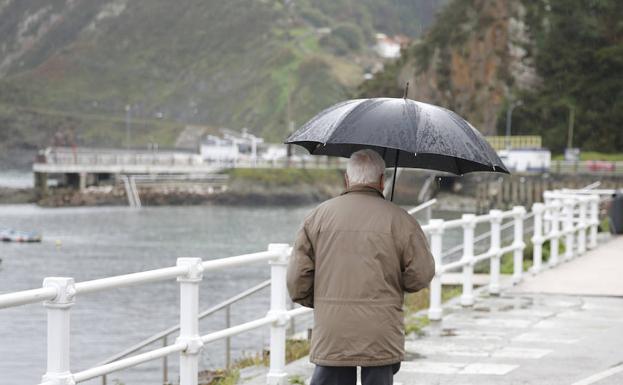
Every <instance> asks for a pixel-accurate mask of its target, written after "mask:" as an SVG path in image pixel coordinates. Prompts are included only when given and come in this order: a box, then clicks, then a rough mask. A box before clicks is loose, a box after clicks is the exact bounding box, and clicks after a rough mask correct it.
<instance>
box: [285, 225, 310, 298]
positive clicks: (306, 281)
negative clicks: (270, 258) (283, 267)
mask: <svg viewBox="0 0 623 385" xmlns="http://www.w3.org/2000/svg"><path fill="white" fill-rule="evenodd" d="M314 270H315V266H314V250H313V246H312V244H311V241H310V239H309V236H308V230H307V221H306V222H305V223H304V224H303V226H302V227H301V229H300V230H299V231H298V233H297V236H296V241H295V242H294V247H293V248H292V255H291V256H290V261H289V263H288V274H287V281H288V292H289V294H290V298H292V301H294V302H296V303H298V304H301V305H303V306H305V307H311V308H313V307H314Z"/></svg>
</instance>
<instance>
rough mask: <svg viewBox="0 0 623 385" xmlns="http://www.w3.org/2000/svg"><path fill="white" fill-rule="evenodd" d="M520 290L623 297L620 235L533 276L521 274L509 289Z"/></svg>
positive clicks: (622, 261)
mask: <svg viewBox="0 0 623 385" xmlns="http://www.w3.org/2000/svg"><path fill="white" fill-rule="evenodd" d="M512 291H514V292H522V293H552V294H572V295H598V296H623V236H619V237H616V238H613V239H612V240H610V241H608V242H606V243H604V244H601V245H599V246H598V247H597V248H596V249H594V250H591V251H590V252H588V253H586V254H585V255H583V256H582V257H579V258H577V259H573V260H571V261H569V262H563V263H562V264H561V265H559V266H557V267H556V268H555V269H551V270H546V271H543V272H541V273H540V274H538V275H536V276H527V275H526V276H525V279H524V281H523V282H522V283H521V284H519V285H518V286H516V287H515V288H513V289H512Z"/></svg>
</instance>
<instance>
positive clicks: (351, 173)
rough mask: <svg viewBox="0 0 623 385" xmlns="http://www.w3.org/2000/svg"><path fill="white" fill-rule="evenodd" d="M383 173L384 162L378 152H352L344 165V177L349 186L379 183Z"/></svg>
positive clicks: (368, 150) (366, 150) (367, 150)
mask: <svg viewBox="0 0 623 385" xmlns="http://www.w3.org/2000/svg"><path fill="white" fill-rule="evenodd" d="M384 172H385V161H384V160H383V158H381V156H380V155H379V154H378V152H376V151H374V150H370V149H365V150H359V151H355V152H353V153H352V155H351V156H350V159H349V160H348V164H347V165H346V175H348V182H349V184H351V185H354V184H370V183H379V182H380V181H381V175H382V174H383V173H384Z"/></svg>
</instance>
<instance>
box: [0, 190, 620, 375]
mask: <svg viewBox="0 0 623 385" xmlns="http://www.w3.org/2000/svg"><path fill="white" fill-rule="evenodd" d="M608 194H612V192H611V191H610V190H608V191H606V190H599V191H590V190H580V191H577V190H560V191H551V192H547V193H545V200H546V203H535V204H534V205H533V206H532V208H531V214H532V216H533V221H534V226H533V232H532V237H531V241H532V243H533V248H534V249H533V250H534V251H533V260H534V265H533V268H532V272H533V273H535V274H536V273H538V272H539V271H540V270H542V269H543V268H544V267H545V266H544V265H543V263H542V248H543V245H544V244H545V243H546V242H550V245H551V255H550V259H549V262H548V265H549V267H554V266H556V265H557V264H558V263H559V260H560V258H564V259H565V260H570V259H572V258H574V257H576V256H579V255H582V254H583V253H584V252H586V250H587V249H590V248H593V247H595V246H596V245H597V227H598V226H599V218H598V214H599V200H600V195H608ZM428 206H429V205H426V204H425V205H422V206H421V207H420V209H422V208H425V207H428ZM412 211H416V210H412ZM528 217H529V214H527V211H526V209H525V208H524V207H522V206H518V207H515V208H513V209H512V210H508V211H500V210H491V211H490V212H489V213H488V214H486V215H479V216H476V215H474V214H464V215H463V216H462V217H461V218H459V219H455V220H447V221H444V220H441V219H432V220H430V222H429V223H428V224H426V225H424V226H423V229H424V231H425V232H426V233H427V234H428V236H429V237H430V245H431V251H432V253H433V256H434V258H435V263H436V274H435V277H434V278H433V281H432V282H431V285H430V308H429V310H428V316H429V318H430V319H431V320H439V319H441V318H442V315H443V310H442V302H441V287H442V277H443V275H444V274H448V273H449V272H451V271H455V270H461V271H462V278H461V281H462V288H463V289H462V295H461V298H460V300H461V304H462V305H464V306H471V305H472V304H473V303H474V294H473V288H474V285H473V275H474V265H475V264H476V263H478V262H481V261H487V260H488V261H489V262H490V274H489V277H490V282H489V285H488V289H489V292H490V293H491V294H493V295H496V294H499V292H500V289H501V288H500V259H501V257H502V256H503V255H504V254H505V253H512V255H513V266H514V270H513V281H514V282H515V283H516V282H519V281H521V279H522V274H523V259H524V248H525V243H524V237H525V234H524V222H525V221H526V219H527V218H528ZM505 219H506V220H509V221H510V222H509V223H512V225H505V226H506V227H509V228H510V227H512V229H513V237H512V240H511V243H510V244H505V242H503V240H502V237H501V234H502V231H503V230H502V227H503V225H502V222H503V221H504V220H505ZM483 223H484V224H488V225H489V227H490V231H489V232H488V233H486V235H484V236H480V237H475V236H474V229H475V227H476V225H477V224H483ZM454 228H458V229H462V231H463V243H462V248H461V250H462V255H461V258H460V259H458V260H450V261H447V260H446V261H444V252H443V250H442V245H443V237H444V232H446V231H447V230H449V229H454ZM487 237H488V238H489V244H490V247H489V249H488V250H486V251H485V252H482V253H480V254H476V253H475V249H474V245H475V244H476V243H477V240H478V239H479V238H487ZM563 241H564V243H565V254H564V256H559V255H558V245H559V242H563ZM290 253H291V247H290V246H289V245H287V244H271V245H269V246H268V250H267V251H262V252H258V253H252V254H245V255H239V256H235V257H230V258H223V259H217V260H209V261H202V260H201V259H200V258H178V259H177V264H176V266H172V267H166V268H162V269H156V270H151V271H145V272H139V273H133V274H126V275H120V276H113V277H108V278H103V279H97V280H92V281H85V282H78V283H76V282H74V280H73V278H69V277H48V278H45V279H44V281H43V287H42V288H39V289H33V290H26V291H20V292H14V293H8V294H3V295H0V309H1V308H7V307H14V306H20V305H24V304H28V303H36V302H43V304H44V306H45V307H46V309H47V371H46V373H45V374H44V375H43V378H42V383H41V384H42V385H69V384H74V383H80V382H84V381H87V380H90V379H93V378H97V377H102V376H106V375H107V374H109V373H112V372H115V371H118V370H121V369H125V368H130V367H134V366H137V365H140V364H142V363H145V362H147V361H152V360H158V359H164V358H165V357H167V356H169V355H171V354H174V353H177V354H179V360H180V361H179V362H180V365H179V374H180V385H196V384H197V382H198V372H199V368H198V358H199V354H200V353H201V351H202V348H203V346H204V345H206V344H209V343H212V342H214V341H218V340H224V339H227V338H229V337H231V336H234V335H237V334H241V333H244V332H247V331H250V330H253V329H257V328H261V327H266V326H270V368H269V372H268V374H267V383H268V384H285V383H286V372H285V363H286V362H285V353H286V352H285V346H286V328H287V325H288V321H289V320H291V319H292V318H293V317H297V316H300V315H303V314H306V313H309V312H311V311H312V310H311V309H308V308H301V307H299V308H295V309H292V310H288V309H287V307H286V303H287V290H286V268H287V263H288V257H289V255H290ZM260 262H269V264H270V270H271V278H270V309H269V310H268V312H267V314H266V315H264V316H262V317H260V318H257V319H255V320H253V321H249V322H246V323H242V324H239V325H235V326H229V327H226V328H225V329H222V330H219V331H216V332H212V333H209V334H205V335H201V334H200V331H199V319H200V318H202V317H204V316H207V315H209V314H211V313H212V312H214V311H216V310H214V309H210V310H208V311H206V312H203V313H200V312H199V298H198V297H199V285H200V283H201V281H202V279H203V274H204V273H205V272H208V271H216V270H221V269H225V268H231V267H236V266H242V265H248V264H250V263H260ZM174 278H175V279H177V281H178V282H179V287H180V311H179V313H180V322H179V325H178V326H175V327H173V328H171V329H169V330H165V331H163V332H162V333H160V334H158V335H156V336H152V337H151V338H150V339H149V340H150V341H149V342H154V341H157V340H162V341H163V346H162V347H160V348H156V349H153V350H149V351H147V352H144V353H140V354H136V355H131V354H133V353H136V352H137V351H138V350H139V349H140V348H142V347H143V346H146V344H139V345H140V346H138V345H137V346H134V347H131V348H129V349H127V350H126V351H124V352H122V353H120V354H119V355H117V356H115V357H112V358H111V359H108V360H106V361H104V362H102V363H100V364H98V365H96V366H94V367H92V368H88V369H85V370H82V371H78V372H73V373H72V372H71V365H70V360H69V351H70V327H69V325H70V318H71V308H72V306H73V304H74V302H75V300H76V296H78V297H79V296H80V295H82V294H86V293H91V292H97V291H103V290H109V289H114V288H120V287H127V286H132V285H139V284H145V283H149V282H155V281H163V280H171V279H174ZM261 285H267V283H263V284H261ZM261 285H260V286H261ZM259 289H260V288H258V287H256V288H251V289H249V290H250V291H255V290H259ZM241 295H246V293H241ZM231 301H232V300H231V299H230V300H229V301H226V303H223V304H220V305H218V306H217V307H216V308H217V309H220V308H223V307H227V306H229V305H230V304H231ZM178 329H179V336H178V338H177V339H176V340H175V341H174V342H173V343H172V344H167V342H168V340H167V337H168V336H169V335H170V334H171V333H173V332H174V331H177V330H178ZM165 368H166V366H165ZM164 370H166V369H164ZM165 376H166V373H165Z"/></svg>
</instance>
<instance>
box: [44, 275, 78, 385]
mask: <svg viewBox="0 0 623 385" xmlns="http://www.w3.org/2000/svg"><path fill="white" fill-rule="evenodd" d="M43 287H53V288H55V289H56V297H54V298H53V299H51V300H49V301H45V302H44V303H43V305H44V306H45V307H46V308H47V313H48V331H47V333H48V337H47V338H48V356H47V357H48V358H47V370H46V373H45V375H44V376H43V380H42V382H51V383H53V384H54V385H73V384H75V382H74V380H73V376H72V374H71V369H70V365H69V341H70V310H71V307H72V306H73V304H74V297H75V295H76V288H75V286H74V279H73V278H66V277H48V278H45V279H44V280H43Z"/></svg>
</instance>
